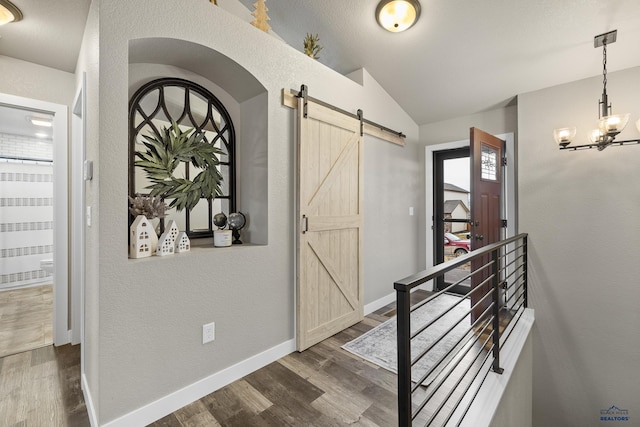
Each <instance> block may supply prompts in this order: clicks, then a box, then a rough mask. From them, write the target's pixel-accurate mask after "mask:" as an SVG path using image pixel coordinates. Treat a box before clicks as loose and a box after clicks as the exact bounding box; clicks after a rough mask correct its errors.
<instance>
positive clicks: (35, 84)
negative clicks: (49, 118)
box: [0, 55, 75, 106]
mask: <svg viewBox="0 0 640 427" xmlns="http://www.w3.org/2000/svg"><path fill="white" fill-rule="evenodd" d="M0 76H2V78H0V93H6V94H9V95H16V96H22V97H25V98H31V99H38V100H40V101H47V102H54V103H56V104H61V105H67V106H69V105H71V103H72V102H73V94H74V93H75V83H74V81H75V79H74V75H73V74H71V73H67V72H65V71H60V70H56V69H54V68H49V67H43V66H42V65H37V64H33V63H31V62H26V61H21V60H19V59H15V58H10V57H8V56H2V55H0Z"/></svg>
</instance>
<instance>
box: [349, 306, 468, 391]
mask: <svg viewBox="0 0 640 427" xmlns="http://www.w3.org/2000/svg"><path fill="white" fill-rule="evenodd" d="M460 301H461V302H460ZM456 302H460V304H458V305H457V306H456V307H455V308H453V309H452V310H451V311H450V312H449V313H447V314H445V315H444V316H443V317H442V318H441V319H439V320H437V321H436V322H435V323H434V324H433V325H431V326H430V327H428V328H427V329H426V330H425V331H423V332H422V333H420V334H419V335H418V336H416V337H415V338H413V340H411V355H412V357H416V356H417V355H418V354H420V352H421V351H423V350H424V349H426V348H428V347H429V346H430V345H431V344H432V343H433V342H434V341H436V340H437V339H438V338H439V337H440V336H442V335H443V334H444V333H445V332H446V331H447V329H449V328H450V327H451V326H453V324H454V323H456V322H457V321H459V320H460V319H461V318H462V317H465V313H466V312H468V311H469V307H470V303H469V300H468V299H462V298H460V297H459V296H456V295H450V294H442V295H440V296H439V297H437V298H436V299H434V300H432V301H429V302H428V303H427V304H425V305H423V306H422V307H420V308H418V309H416V310H414V311H413V312H412V313H411V332H412V333H413V332H415V331H416V330H417V329H419V328H420V327H421V326H423V325H426V324H427V323H429V322H430V321H431V320H432V319H434V318H435V317H437V316H439V315H440V314H441V313H443V312H444V311H446V310H447V309H448V308H449V307H451V306H452V305H454V304H455V303H456ZM470 325H471V321H470V317H469V315H466V319H465V320H463V321H462V322H460V323H459V324H458V325H457V326H456V327H455V328H454V329H453V330H452V331H451V332H449V333H448V334H447V336H446V337H445V338H444V339H442V341H440V342H439V343H438V344H436V345H435V346H434V347H433V349H431V350H430V351H429V352H428V353H427V354H426V355H425V356H424V357H423V358H422V359H420V360H419V361H418V362H417V363H416V364H415V365H414V366H413V368H412V370H411V379H412V381H414V382H417V381H419V380H420V378H421V377H422V376H423V375H424V374H425V373H426V372H427V371H429V370H430V369H431V368H432V367H433V366H434V365H436V364H437V363H438V361H439V360H440V359H441V358H442V357H443V356H444V355H445V354H446V353H447V352H448V351H449V350H450V349H451V348H453V347H454V346H455V345H456V343H457V342H458V340H460V338H462V337H463V336H465V334H467V332H466V331H467V330H468V329H469V326H470ZM462 344H464V340H463V342H462ZM342 348H343V349H345V350H347V351H349V352H351V353H353V354H355V355H357V356H360V357H362V358H363V359H365V360H368V361H369V362H372V363H374V364H376V365H379V366H381V367H383V368H385V369H387V370H389V371H391V372H394V373H397V372H398V358H397V340H396V316H393V317H392V318H391V319H389V320H387V321H386V322H384V323H382V324H380V325H378V326H376V327H375V328H373V329H372V330H370V331H368V332H366V333H364V334H363V335H361V336H359V337H358V338H356V339H354V340H353V341H350V342H348V343H346V344H345V345H343V346H342ZM455 353H456V351H453V352H451V354H450V355H449V356H447V358H446V359H445V360H446V361H448V360H450V359H451V358H452V357H453V356H455ZM445 365H446V363H442V364H440V366H439V367H438V369H436V370H434V372H433V373H431V374H430V375H429V376H428V377H427V379H426V380H425V381H424V382H423V385H428V384H429V383H431V381H433V379H434V378H435V377H436V376H437V374H438V373H439V372H440V370H441V369H442V368H443V367H444V366H445Z"/></svg>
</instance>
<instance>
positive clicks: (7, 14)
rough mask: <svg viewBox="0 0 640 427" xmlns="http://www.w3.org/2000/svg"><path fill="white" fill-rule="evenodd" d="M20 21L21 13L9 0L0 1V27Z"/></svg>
mask: <svg viewBox="0 0 640 427" xmlns="http://www.w3.org/2000/svg"><path fill="white" fill-rule="evenodd" d="M20 20H22V12H20V9H18V8H17V7H16V6H15V5H14V4H13V3H11V2H10V1H9V0H0V25H4V24H8V23H9V22H18V21H20Z"/></svg>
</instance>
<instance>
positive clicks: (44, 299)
mask: <svg viewBox="0 0 640 427" xmlns="http://www.w3.org/2000/svg"><path fill="white" fill-rule="evenodd" d="M51 343H53V285H51V284H47V285H42V286H33V287H29V288H22V289H14V290H6V291H0V357H4V356H8V355H11V354H16V353H22V352H24V351H27V350H33V349H35V348H39V347H44V346H46V345H50V344H51Z"/></svg>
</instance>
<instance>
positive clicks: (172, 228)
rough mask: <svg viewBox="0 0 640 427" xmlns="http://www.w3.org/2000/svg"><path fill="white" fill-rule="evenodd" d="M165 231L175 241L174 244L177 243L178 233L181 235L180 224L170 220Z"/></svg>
mask: <svg viewBox="0 0 640 427" xmlns="http://www.w3.org/2000/svg"><path fill="white" fill-rule="evenodd" d="M164 231H165V233H169V235H170V236H171V238H172V239H173V242H174V243H175V241H176V239H177V238H178V233H180V229H179V228H178V224H176V222H175V221H174V220H169V222H168V223H167V228H165V230H164Z"/></svg>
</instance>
